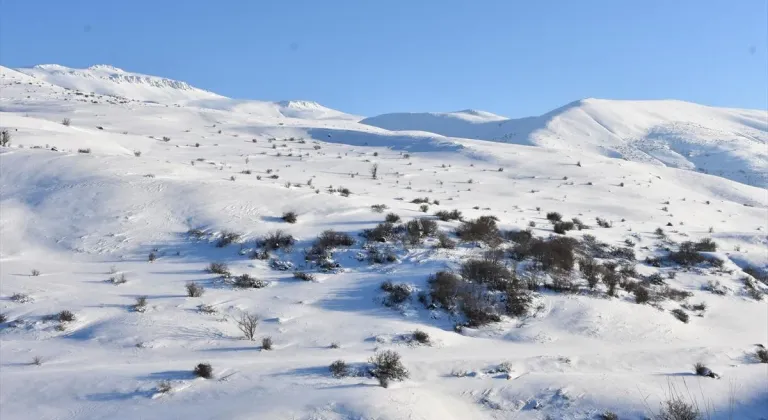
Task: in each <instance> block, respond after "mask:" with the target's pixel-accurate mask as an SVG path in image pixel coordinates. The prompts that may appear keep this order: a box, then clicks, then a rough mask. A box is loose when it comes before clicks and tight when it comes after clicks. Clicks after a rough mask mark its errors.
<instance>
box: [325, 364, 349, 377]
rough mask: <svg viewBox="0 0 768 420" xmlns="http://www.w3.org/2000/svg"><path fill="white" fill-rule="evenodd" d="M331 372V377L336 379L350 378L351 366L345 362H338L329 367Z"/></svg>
mask: <svg viewBox="0 0 768 420" xmlns="http://www.w3.org/2000/svg"><path fill="white" fill-rule="evenodd" d="M328 370H329V371H331V376H333V377H334V378H345V377H347V376H349V366H348V365H347V363H346V362H345V361H343V360H336V361H335V362H333V363H331V365H330V366H329V367H328Z"/></svg>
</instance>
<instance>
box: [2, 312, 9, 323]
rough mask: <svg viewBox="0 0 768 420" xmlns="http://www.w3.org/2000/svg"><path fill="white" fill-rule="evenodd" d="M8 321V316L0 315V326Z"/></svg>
mask: <svg viewBox="0 0 768 420" xmlns="http://www.w3.org/2000/svg"><path fill="white" fill-rule="evenodd" d="M7 321H8V316H7V315H5V314H0V324H3V323H5V322H7Z"/></svg>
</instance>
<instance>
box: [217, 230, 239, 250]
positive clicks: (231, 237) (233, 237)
mask: <svg viewBox="0 0 768 420" xmlns="http://www.w3.org/2000/svg"><path fill="white" fill-rule="evenodd" d="M240 237H241V235H240V234H239V233H236V232H232V231H228V230H225V231H223V232H221V236H220V237H219V240H218V241H217V242H216V246H217V247H219V248H224V247H225V246H227V245H229V244H231V243H233V242H236V241H239V240H240Z"/></svg>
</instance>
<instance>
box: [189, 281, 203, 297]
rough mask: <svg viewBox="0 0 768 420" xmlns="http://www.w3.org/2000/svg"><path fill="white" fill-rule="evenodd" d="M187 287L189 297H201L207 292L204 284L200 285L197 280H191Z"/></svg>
mask: <svg viewBox="0 0 768 420" xmlns="http://www.w3.org/2000/svg"><path fill="white" fill-rule="evenodd" d="M185 287H186V289H187V296H189V297H201V296H203V293H205V289H204V288H203V286H200V285H199V284H197V283H195V282H189V283H187V284H186V286H185Z"/></svg>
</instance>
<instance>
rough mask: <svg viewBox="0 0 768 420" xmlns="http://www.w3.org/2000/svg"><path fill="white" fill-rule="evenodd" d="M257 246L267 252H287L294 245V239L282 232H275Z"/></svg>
mask: <svg viewBox="0 0 768 420" xmlns="http://www.w3.org/2000/svg"><path fill="white" fill-rule="evenodd" d="M259 244H260V245H261V246H263V247H264V248H265V249H266V250H268V251H275V250H278V249H280V250H285V251H289V250H290V249H291V248H293V245H294V244H296V239H294V237H293V236H291V235H289V234H287V233H285V232H283V231H282V230H276V231H274V232H271V233H269V234H267V235H266V236H265V237H263V238H262V239H261V240H260V241H259Z"/></svg>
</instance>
